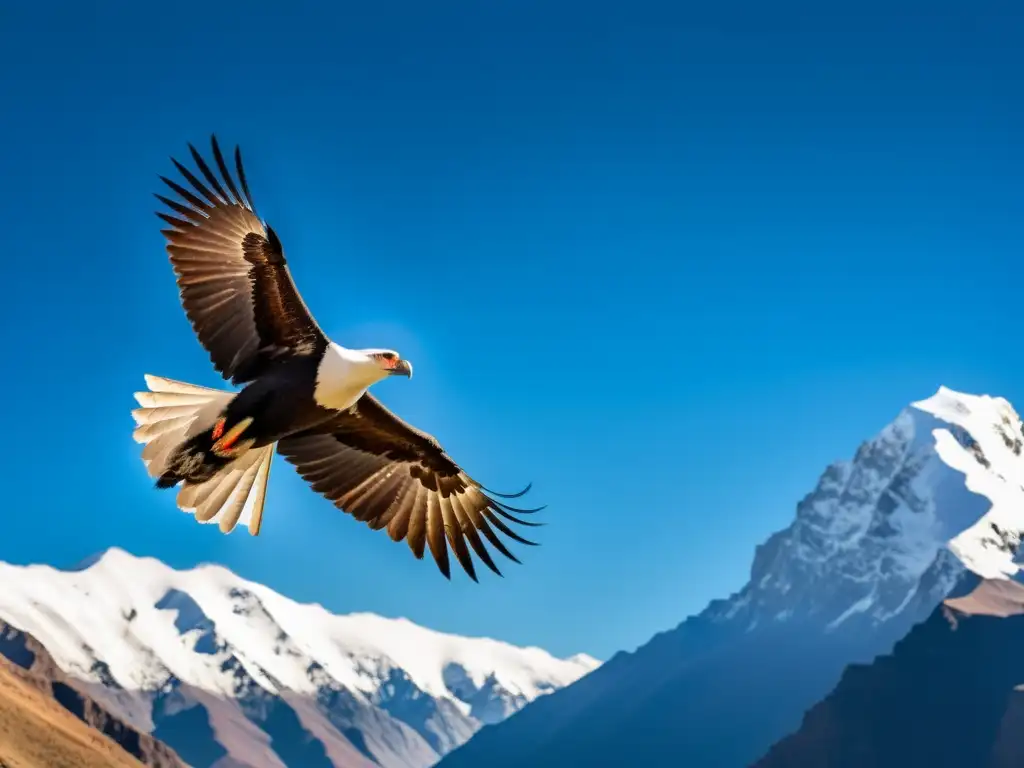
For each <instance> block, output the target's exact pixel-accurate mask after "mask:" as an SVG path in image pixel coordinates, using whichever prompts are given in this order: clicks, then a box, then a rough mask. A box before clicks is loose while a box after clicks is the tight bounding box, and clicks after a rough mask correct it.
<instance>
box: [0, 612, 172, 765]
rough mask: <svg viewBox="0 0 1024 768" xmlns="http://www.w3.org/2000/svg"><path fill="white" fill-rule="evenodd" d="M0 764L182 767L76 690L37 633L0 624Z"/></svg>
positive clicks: (146, 737)
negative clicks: (44, 647) (29, 633)
mask: <svg viewBox="0 0 1024 768" xmlns="http://www.w3.org/2000/svg"><path fill="white" fill-rule="evenodd" d="M0 765H3V766H6V767H8V768H93V767H95V768H129V767H133V768H141V766H143V765H148V766H153V767H154V768H184V767H183V764H182V762H181V761H180V760H179V759H178V757H177V755H175V754H174V752H173V751H172V750H170V749H169V748H168V747H167V746H166V745H164V744H161V743H160V742H158V741H156V740H155V739H153V738H152V737H151V736H149V735H147V734H145V733H140V732H139V731H137V730H135V729H134V728H132V727H131V726H130V725H127V724H126V723H124V722H123V721H121V720H119V719H118V718H116V717H114V716H113V715H111V714H110V713H109V712H107V711H106V710H105V709H104V708H103V707H101V706H99V705H98V704H97V703H96V702H95V701H94V700H92V699H91V698H90V697H89V696H88V695H87V694H85V693H83V692H82V691H80V690H78V689H77V688H76V687H75V685H74V683H73V681H70V680H68V679H67V678H66V677H65V676H64V674H63V673H62V672H61V671H60V669H58V668H57V665H56V664H55V663H54V662H53V659H52V658H51V657H50V655H49V654H48V653H47V652H46V651H45V649H43V647H42V646H41V645H40V644H39V642H38V641H37V640H36V639H35V638H33V637H31V636H30V635H26V634H25V633H24V632H21V631H20V630H17V629H15V628H13V627H11V626H10V625H7V624H4V623H2V622H0Z"/></svg>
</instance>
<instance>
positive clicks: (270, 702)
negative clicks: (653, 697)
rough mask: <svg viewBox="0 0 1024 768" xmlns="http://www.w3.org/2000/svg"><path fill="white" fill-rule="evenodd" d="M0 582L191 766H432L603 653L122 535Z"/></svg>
mask: <svg viewBox="0 0 1024 768" xmlns="http://www.w3.org/2000/svg"><path fill="white" fill-rule="evenodd" d="M0 582H2V583H3V584H4V589H3V590H2V591H0V619H3V620H5V621H7V622H9V623H10V624H11V625H13V626H15V627H18V628H20V629H23V630H25V631H26V632H29V633H31V635H33V636H34V637H35V638H37V639H38V640H39V641H40V642H41V643H42V645H43V646H44V647H45V648H46V649H47V650H48V651H49V652H50V654H52V656H53V658H54V660H55V661H56V663H57V664H58V665H59V666H60V668H61V669H62V670H63V671H64V672H65V673H66V674H68V675H69V676H71V677H73V678H75V679H77V680H79V681H82V682H83V683H84V684H85V685H86V686H87V687H88V690H89V692H90V694H91V695H92V696H93V698H95V699H96V700H98V701H101V702H102V703H104V705H105V706H106V707H107V708H108V709H109V710H110V711H112V712H114V713H116V714H118V715H119V716H121V717H122V718H123V719H125V720H127V721H129V722H131V723H132V724H133V725H135V726H136V727H137V728H139V729H140V730H143V731H145V732H151V733H153V735H155V736H156V737H157V738H158V739H161V740H162V741H165V742H166V743H168V744H169V745H170V746H171V747H173V748H174V749H176V750H177V751H178V752H179V754H180V755H181V757H182V758H183V759H184V760H186V761H187V762H188V763H189V764H191V765H192V766H195V767H196V768H199V767H200V766H212V765H214V764H216V765H217V766H218V768H226V767H227V766H232V767H235V768H240V767H241V766H253V767H254V768H256V767H258V768H264V766H277V767H279V768H284V767H285V766H287V767H288V768H296V767H298V766H317V767H319V766H324V767H325V768H326V767H327V766H346V767H352V768H370V767H371V766H384V767H385V768H409V767H411V766H415V767H417V768H419V767H420V766H428V765H432V764H433V763H435V762H436V761H437V760H438V758H439V757H440V756H441V755H443V754H445V753H446V752H448V751H450V750H451V749H452V748H454V747H456V746H458V745H459V744H461V743H463V742H464V741H466V740H467V739H468V738H469V737H470V736H472V735H473V733H474V732H475V731H476V730H477V729H478V728H480V726H481V725H483V724H488V723H495V722H498V721H499V720H501V719H503V718H505V717H507V716H508V715H509V714H511V713H513V712H515V711H517V710H518V709H520V708H521V707H523V706H524V705H525V704H527V703H528V702H530V701H533V700H534V699H536V698H537V697H539V696H542V695H544V694H546V693H549V692H551V691H554V690H556V689H558V688H561V687H563V686H565V685H567V684H569V683H571V682H573V681H574V680H576V679H577V678H579V677H580V676H582V675H584V674H586V673H587V672H589V671H591V670H592V669H594V668H595V667H597V666H598V662H597V661H596V660H594V659H592V658H590V657H588V656H586V655H582V654H581V655H577V656H574V657H572V658H570V659H557V658H554V657H552V656H551V655H550V654H548V653H547V652H545V651H543V650H541V649H539V648H518V647H515V646H512V645H508V644H506V643H502V642H498V641H495V640H489V639H484V638H466V637H459V636H455V635H447V634H442V633H440V632H434V631H431V630H429V629H425V628H423V627H420V626H417V625H416V624H413V623H412V622H409V621H407V620H405V619H386V618H382V617H380V616H376V615H372V614H353V615H335V614H332V613H330V612H328V611H327V610H325V609H324V608H323V607H321V606H320V605H308V604H299V603H296V602H293V601H292V600H289V599H288V598H286V597H283V596H282V595H280V594H278V593H276V592H274V591H273V590H271V589H269V588H267V587H265V586H262V585H260V584H256V583H253V582H249V581H246V580H245V579H242V578H240V577H238V576H236V575H235V574H234V573H232V572H230V571H228V570H227V569H225V568H222V567H220V566H215V565H206V566H201V567H198V568H195V569H192V570H186V571H177V570H174V569H171V568H169V567H168V566H166V565H164V564H163V563H161V562H159V561H158V560H154V559H151V558H138V557H134V556H132V555H130V554H128V553H126V552H124V551H122V550H120V549H111V550H109V551H107V552H106V553H105V554H103V556H102V557H100V558H98V559H96V560H94V561H93V562H91V563H89V564H87V565H86V566H85V567H83V568H81V569H79V570H74V571H60V570H55V569H53V568H50V567H48V566H27V567H20V566H12V565H7V564H0Z"/></svg>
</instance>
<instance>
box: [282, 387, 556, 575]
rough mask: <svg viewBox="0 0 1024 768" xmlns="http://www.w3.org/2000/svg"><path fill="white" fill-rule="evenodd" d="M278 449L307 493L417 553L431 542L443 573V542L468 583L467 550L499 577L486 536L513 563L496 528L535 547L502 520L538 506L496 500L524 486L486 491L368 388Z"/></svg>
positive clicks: (515, 520) (470, 571) (514, 519)
mask: <svg viewBox="0 0 1024 768" xmlns="http://www.w3.org/2000/svg"><path fill="white" fill-rule="evenodd" d="M277 449H278V452H279V453H280V454H281V455H282V456H284V457H285V459H287V460H288V461H289V462H291V463H292V464H294V465H295V466H296V468H297V469H298V471H299V474H300V475H301V476H302V477H303V478H304V479H305V480H306V481H307V482H308V483H309V484H310V485H311V486H312V487H313V490H315V491H317V492H318V493H321V494H323V495H324V496H326V497H327V498H328V499H330V500H331V501H332V502H334V505H335V506H337V507H338V508H339V509H341V510H342V511H343V512H347V513H348V514H350V515H352V516H353V517H354V518H356V519H357V520H361V521H362V522H364V523H366V524H367V525H368V526H370V528H372V529H374V530H379V529H381V528H386V529H387V532H388V535H390V536H391V538H392V540H394V541H401V540H402V539H406V540H408V542H409V547H410V548H411V549H412V552H413V554H414V555H415V556H416V557H417V558H422V557H423V553H424V550H425V548H426V547H427V546H429V547H430V552H431V554H432V555H433V556H434V560H435V561H436V562H437V566H438V568H440V569H441V573H443V574H444V575H445V577H447V578H451V570H450V567H449V561H448V547H449V546H450V547H451V549H452V551H453V552H454V553H455V557H456V558H457V559H458V561H459V564H460V565H462V567H463V569H464V570H465V571H466V573H468V574H469V576H470V578H472V579H473V580H474V581H476V570H475V568H474V566H473V558H472V556H471V554H470V549H472V551H473V552H475V553H476V556H477V557H479V558H480V560H482V561H483V562H484V563H485V564H486V565H487V567H488V568H490V569H491V570H492V571H494V572H495V573H497V574H498V575H499V576H500V575H501V571H499V570H498V567H497V566H496V565H495V564H494V560H493V559H492V558H491V554H490V552H489V551H488V549H487V547H486V545H485V544H484V540H486V541H487V542H488V543H489V544H490V545H491V546H492V547H494V549H496V550H498V551H499V552H501V553H502V554H503V555H504V556H505V557H507V558H509V559H511V560H514V561H515V562H517V563H518V562H519V560H518V559H516V557H515V556H514V555H513V554H512V553H511V552H509V550H508V548H507V547H506V546H505V544H504V543H503V542H502V540H501V539H500V538H499V537H498V533H501V534H503V535H505V536H507V537H509V538H511V539H514V540H515V541H518V542H520V543H523V544H529V545H531V546H536V544H535V543H534V542H532V541H528V540H526V539H524V538H522V537H521V536H519V535H518V534H517V533H515V532H514V531H512V530H511V529H510V528H509V527H508V526H507V525H506V524H505V522H504V520H508V521H511V522H513V523H517V524H519V525H529V526H536V525H541V523H530V522H527V521H525V520H521V519H519V518H518V517H516V516H515V515H514V514H513V513H523V514H527V513H533V512H538V511H540V509H543V507H539V508H537V509H516V508H515V507H510V506H508V505H507V504H506V503H504V502H503V501H499V500H498V498H501V499H512V498H517V497H519V496H522V495H523V494H525V493H526V491H528V490H529V486H527V488H526V489H525V490H523V491H521V492H520V493H517V494H514V495H503V494H497V493H494V492H493V491H487V489H485V488H484V487H483V486H481V485H480V484H479V483H478V482H476V481H475V480H473V479H472V478H470V477H469V476H468V475H467V474H466V473H465V472H464V471H463V470H462V468H461V467H459V466H458V465H457V464H456V463H455V462H454V461H452V460H451V458H450V457H449V456H448V454H446V453H445V452H444V450H443V449H442V448H441V446H440V444H439V443H438V442H437V440H435V439H434V438H433V437H431V436H430V435H428V434H426V433H425V432H420V431H419V430H417V429H415V428H413V427H411V426H409V425H408V424H406V423H405V422H404V421H402V420H401V419H400V418H398V417H397V416H395V415H394V414H393V413H391V411H389V410H388V409H387V408H385V407H384V406H383V405H381V403H380V402H379V401H378V400H377V399H376V398H375V397H373V396H372V395H370V394H369V393H367V394H365V395H363V397H362V398H361V399H360V400H359V401H358V402H357V403H356V404H355V405H354V406H352V407H351V408H349V409H348V410H347V411H343V412H339V414H338V415H337V417H336V418H334V419H333V420H332V421H331V422H330V423H329V424H327V425H326V426H324V427H319V428H317V429H316V430H315V431H313V430H311V431H307V432H302V433H299V434H296V435H293V436H291V437H287V438H285V439H283V440H281V442H280V443H278V448H277ZM495 497H498V498H495ZM446 542H447V543H446ZM467 542H468V546H467Z"/></svg>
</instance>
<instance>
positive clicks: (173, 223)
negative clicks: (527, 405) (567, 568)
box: [133, 137, 540, 580]
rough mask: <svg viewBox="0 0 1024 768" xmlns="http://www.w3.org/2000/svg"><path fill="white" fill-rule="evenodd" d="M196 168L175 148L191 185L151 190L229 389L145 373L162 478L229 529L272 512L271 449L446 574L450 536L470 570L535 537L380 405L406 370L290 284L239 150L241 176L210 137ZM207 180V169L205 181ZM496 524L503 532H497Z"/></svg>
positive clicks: (499, 498) (192, 307)
mask: <svg viewBox="0 0 1024 768" xmlns="http://www.w3.org/2000/svg"><path fill="white" fill-rule="evenodd" d="M189 150H190V151H191V154H192V159H193V160H194V162H195V166H196V169H197V171H198V175H197V174H196V173H195V172H193V171H191V170H189V169H188V168H187V167H186V166H184V165H182V164H181V163H179V162H178V161H177V160H172V162H173V163H174V165H175V167H176V168H177V169H178V171H179V172H180V173H181V176H182V182H177V181H174V180H172V179H168V178H164V177H162V176H161V179H162V180H163V182H164V183H165V184H166V185H167V187H168V188H169V189H170V191H171V192H173V193H174V194H175V195H176V196H177V199H173V198H171V197H166V196H164V195H157V198H158V199H159V200H160V201H161V202H162V203H163V204H164V205H165V206H166V210H165V211H161V212H159V213H158V214H157V215H158V216H160V218H161V219H163V220H164V221H165V222H166V223H167V224H168V225H169V229H165V230H163V234H164V236H165V237H166V238H167V253H168V255H169V256H170V261H171V264H172V266H173V267H174V273H175V275H176V277H177V283H178V288H179V290H180V294H181V303H182V306H183V308H184V310H185V314H186V315H187V316H188V319H189V321H190V322H191V324H192V327H193V329H194V330H195V333H196V335H197V336H198V337H199V341H200V343H201V344H202V345H203V347H205V348H206V350H207V352H208V353H209V355H210V359H211V361H212V362H213V366H214V368H216V369H217V371H218V372H220V373H221V375H223V376H224V378H225V379H228V380H229V381H231V382H232V383H234V384H236V385H241V386H242V389H241V391H239V392H237V393H235V392H228V391H222V390H215V389H208V388H206V387H198V386H195V385H192V384H185V383H183V382H179V381H173V380H170V379H165V378H161V377H157V376H149V375H147V376H146V383H147V385H148V387H149V391H147V392H137V393H136V395H135V397H136V399H137V400H138V402H139V405H140V406H142V407H141V408H138V409H137V410H135V411H134V412H133V415H134V417H135V421H136V424H137V428H136V430H135V432H134V436H135V439H136V440H137V441H139V442H140V443H144V444H145V447H144V448H143V451H142V459H143V462H144V463H145V465H146V468H147V470H148V472H149V474H150V475H151V476H152V477H154V478H155V479H156V484H157V486H158V487H160V488H172V487H175V486H177V487H179V491H178V496H177V503H178V506H179V507H180V508H181V509H183V510H185V511H188V512H192V513H194V514H195V516H196V519H197V520H199V521H200V522H204V523H214V522H215V523H217V524H218V525H219V527H220V530H221V531H223V532H224V533H229V532H231V531H232V530H233V529H234V528H235V526H236V525H237V524H238V523H239V522H240V521H242V520H245V521H246V522H247V525H248V529H249V532H250V533H251V534H253V535H256V534H258V533H259V530H260V524H261V522H262V518H263V506H264V500H265V498H266V488H267V481H268V479H269V476H270V464H271V460H272V458H273V455H274V451H275V449H276V450H277V452H278V453H280V454H281V455H282V456H284V458H285V459H286V460H287V461H289V462H290V463H292V464H294V465H295V467H296V469H297V470H298V472H299V474H300V475H301V476H302V477H303V478H304V479H305V480H306V481H307V482H308V483H309V484H310V486H311V487H312V488H313V490H315V491H317V492H318V493H320V494H322V495H324V496H325V497H327V498H328V499H330V500H331V501H332V502H333V503H334V504H335V506H337V507H338V508H339V509H341V510H342V511H344V512H347V513H348V514H350V515H352V516H353V517H355V518H356V519H357V520H361V521H362V522H364V523H366V524H367V525H368V526H370V528H373V529H375V530H376V529H381V528H383V529H385V530H387V532H388V535H389V536H390V537H391V538H392V539H393V540H394V541H401V540H402V539H405V540H406V541H407V542H408V544H409V547H410V548H411V549H412V552H413V554H414V555H415V556H416V557H417V558H422V557H423V555H424V552H425V551H426V549H427V548H429V549H430V553H431V555H432V556H433V558H434V560H435V562H436V563H437V566H438V568H439V569H440V570H441V572H442V573H443V574H444V575H445V576H446V577H449V578H450V576H451V568H450V564H449V548H450V549H451V552H452V553H454V555H455V558H456V559H457V560H458V562H459V564H460V565H461V566H462V568H463V569H464V570H465V571H466V573H467V574H469V576H470V577H471V578H472V579H474V580H476V578H477V577H476V570H475V567H474V560H473V554H475V555H476V556H477V558H479V559H480V560H481V561H482V562H483V563H484V564H485V565H486V566H487V567H488V568H490V569H491V570H492V571H494V572H495V573H497V574H499V575H500V573H501V572H500V570H499V569H498V567H497V565H496V564H495V562H494V559H493V558H492V556H491V553H490V551H489V549H488V545H489V546H490V547H492V548H493V549H495V550H497V551H498V552H500V553H501V554H502V555H504V556H505V557H507V558H509V559H511V560H514V561H516V562H519V561H518V560H517V559H516V557H515V556H514V555H513V554H512V553H511V552H510V551H509V550H508V548H507V547H506V546H505V543H504V542H503V541H502V539H501V536H506V537H508V538H510V539H513V540H515V541H518V542H521V543H523V544H530V545H534V542H532V541H528V540H527V539H525V538H523V537H522V536H520V535H519V534H517V533H516V532H515V531H513V530H512V529H511V528H509V526H508V525H507V524H506V522H511V523H515V524H518V525H528V526H534V525H539V523H531V522H528V521H526V520H523V519H521V518H520V517H518V515H519V514H528V513H532V512H536V511H539V509H540V508H538V509H519V508H516V507H513V506H510V505H509V504H508V503H507V500H509V499H513V498H517V497H519V496H522V495H523V494H525V493H526V491H528V490H529V486H527V488H526V489H524V490H523V491H521V492H520V493H517V494H508V495H506V494H498V493H495V492H493V491H489V490H487V489H486V488H484V487H483V486H482V485H480V483H478V482H476V481H475V480H473V479H472V478H471V477H469V476H468V475H467V474H466V473H465V472H464V471H463V470H462V468H461V467H459V465H458V464H456V463H455V462H454V461H452V459H451V457H449V456H448V454H446V453H445V452H444V449H442V448H441V446H440V444H439V443H438V442H437V440H435V439H434V438H433V437H432V436H431V435H428V434H427V433H426V432H421V431H420V430H418V429H416V428H414V427H412V426H411V425H409V424H407V423H405V422H404V421H402V419H400V418H398V417H397V416H396V415H395V414H393V413H392V412H391V411H389V410H388V409H387V408H385V407H384V406H383V405H382V404H381V403H380V402H379V401H378V400H377V399H376V398H375V397H374V396H373V395H371V394H370V392H369V388H370V387H371V386H372V385H373V384H375V383H376V382H378V381H381V380H382V379H384V378H386V377H389V376H406V377H411V376H412V364H411V363H410V362H409V361H408V360H404V359H402V358H401V356H400V355H399V354H398V353H397V352H395V351H394V350H390V349H347V348H345V347H342V346H341V345H339V344H335V343H334V342H332V341H331V340H330V339H328V338H327V336H326V335H324V333H323V331H322V330H321V329H320V327H319V326H318V325H317V323H316V321H315V320H314V319H313V317H312V315H311V314H310V312H309V310H308V309H307V308H306V305H305V303H304V302H303V300H302V297H301V296H300V295H299V292H298V290H297V289H296V287H295V284H294V282H292V278H291V274H290V273H289V271H288V265H287V260H286V259H285V255H284V249H283V248H282V246H281V241H280V239H279V238H278V236H277V234H276V233H275V232H274V230H273V229H272V228H271V227H270V226H269V225H267V224H266V223H265V222H264V221H262V220H261V219H260V218H259V217H258V216H257V214H256V209H255V207H254V206H253V203H252V196H251V194H250V192H249V185H248V181H247V180H246V176H245V170H244V168H243V166H242V157H241V153H240V152H239V150H238V149H237V148H236V149H235V152H234V157H233V160H234V168H235V173H234V175H233V174H232V172H231V170H230V168H229V166H228V163H227V161H226V160H225V158H224V155H223V154H222V152H221V150H220V147H219V145H218V143H217V139H216V137H213V138H211V150H212V155H213V165H212V166H211V164H210V163H209V162H207V160H205V159H204V158H203V156H202V155H201V154H200V153H199V152H198V151H196V149H195V148H194V147H193V146H191V145H189ZM200 177H201V178H200ZM499 534H500V535H499Z"/></svg>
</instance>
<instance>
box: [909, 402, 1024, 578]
mask: <svg viewBox="0 0 1024 768" xmlns="http://www.w3.org/2000/svg"><path fill="white" fill-rule="evenodd" d="M914 407H916V408H918V409H920V410H921V411H924V412H926V413H930V414H932V415H933V416H934V417H936V418H937V419H941V420H942V421H944V422H946V423H947V424H949V425H952V427H953V428H952V429H950V428H936V429H934V430H933V435H934V438H935V450H936V452H937V453H938V455H939V457H940V458H941V459H942V460H943V461H944V462H945V463H946V464H947V465H948V466H950V467H951V468H953V469H955V470H957V471H959V472H961V473H963V475H964V482H965V485H966V487H967V488H968V489H969V490H970V491H973V492H974V493H976V494H978V495H980V496H983V497H984V498H986V499H988V500H989V501H990V502H991V503H992V505H991V507H990V509H989V510H988V511H987V512H986V513H985V514H984V515H982V516H981V517H980V518H979V519H978V520H977V521H976V522H974V524H973V525H970V526H969V527H968V528H966V529H965V530H964V531H962V532H961V533H959V534H958V535H957V536H955V537H953V539H952V540H951V541H950V543H949V548H950V550H951V551H952V552H953V553H954V554H955V555H956V556H957V558H958V559H959V560H960V561H961V562H962V563H963V564H964V565H965V566H966V567H967V568H968V569H969V570H971V571H973V572H974V573H976V574H977V575H978V576H981V577H982V578H988V579H1010V578H1013V577H1015V576H1016V575H1017V574H1018V573H1019V572H1020V566H1018V565H1017V564H1016V563H1015V562H1014V560H1015V558H1016V554H1017V550H1018V548H1019V546H1020V541H1021V535H1022V532H1024V458H1022V457H1021V451H1022V447H1024V431H1022V425H1021V419H1020V416H1018V414H1017V412H1016V411H1015V410H1014V409H1013V406H1011V405H1010V403H1009V402H1008V401H1007V400H1005V399H1004V398H1001V397H990V396H989V395H968V394H964V393H961V392H955V391H953V390H951V389H948V388H946V387H939V391H938V392H937V393H936V394H934V395H932V396H931V397H930V398H927V399H926V400H921V401H919V402H917V403H914Z"/></svg>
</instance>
